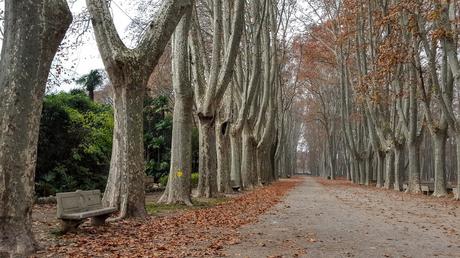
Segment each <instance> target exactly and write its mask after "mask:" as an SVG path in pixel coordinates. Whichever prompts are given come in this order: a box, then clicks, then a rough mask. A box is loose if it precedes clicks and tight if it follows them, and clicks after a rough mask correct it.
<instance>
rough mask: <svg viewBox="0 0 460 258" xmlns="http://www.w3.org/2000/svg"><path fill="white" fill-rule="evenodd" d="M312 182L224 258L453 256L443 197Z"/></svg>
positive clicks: (453, 224)
mask: <svg viewBox="0 0 460 258" xmlns="http://www.w3.org/2000/svg"><path fill="white" fill-rule="evenodd" d="M318 181H321V179H316V178H312V177H306V178H305V181H304V182H303V183H302V184H301V185H299V186H298V187H297V188H295V189H294V190H292V191H291V192H290V193H289V194H288V195H287V196H286V197H285V199H284V201H283V202H280V203H279V204H278V205H277V206H275V207H274V208H272V209H271V210H270V211H268V212H267V213H266V214H265V215H263V216H261V217H260V219H259V222H257V223H256V224H252V225H247V226H244V227H242V228H241V229H240V231H241V236H242V237H241V242H240V243H239V244H236V245H233V246H229V247H228V248H227V249H225V253H226V254H227V255H228V256H229V257H366V258H367V257H414V258H419V257H460V235H459V234H460V233H459V232H460V205H458V202H457V203H455V202H452V201H449V200H447V199H435V198H431V197H425V196H413V195H407V194H404V193H399V192H395V191H391V190H383V189H376V188H373V187H372V188H368V187H362V186H354V185H351V184H348V183H345V181H342V183H340V182H339V181H335V182H338V183H329V184H328V183H325V184H324V185H323V184H320V183H319V182H318Z"/></svg>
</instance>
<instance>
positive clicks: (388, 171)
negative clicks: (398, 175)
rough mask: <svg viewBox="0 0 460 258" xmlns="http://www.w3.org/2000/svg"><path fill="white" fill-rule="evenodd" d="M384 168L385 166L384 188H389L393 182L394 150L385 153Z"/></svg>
mask: <svg viewBox="0 0 460 258" xmlns="http://www.w3.org/2000/svg"><path fill="white" fill-rule="evenodd" d="M385 156H386V163H387V164H386V168H385V184H384V187H385V188H386V189H391V187H393V184H394V168H395V167H394V163H395V154H394V151H390V152H387V153H386V155H385Z"/></svg>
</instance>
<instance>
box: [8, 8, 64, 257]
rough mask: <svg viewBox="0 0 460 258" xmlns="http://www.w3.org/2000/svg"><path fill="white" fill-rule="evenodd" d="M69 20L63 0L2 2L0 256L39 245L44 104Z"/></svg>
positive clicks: (25, 253) (14, 254)
mask: <svg viewBox="0 0 460 258" xmlns="http://www.w3.org/2000/svg"><path fill="white" fill-rule="evenodd" d="M71 20H72V16H71V13H70V10H69V8H68V6H67V3H66V2H65V1H62V0H55V1H50V0H37V1H12V0H7V1H5V27H4V28H5V30H4V31H5V33H4V39H3V45H2V52H1V61H0V99H1V100H2V101H1V103H0V119H1V120H0V146H1V147H0V257H26V256H28V255H29V254H31V253H32V252H34V251H35V249H36V247H37V245H36V242H35V239H34V237H33V234H32V218H31V217H32V205H33V196H34V179H35V165H36V158H37V142H38V132H39V128H40V115H41V111H42V100H43V95H44V93H45V88H46V81H47V79H48V74H49V71H50V67H51V62H52V61H53V58H54V56H55V54H56V51H57V49H58V46H59V44H60V43H61V41H62V39H63V38H64V35H65V32H66V30H67V28H68V27H69V25H70V23H71Z"/></svg>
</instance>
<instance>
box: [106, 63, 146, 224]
mask: <svg viewBox="0 0 460 258" xmlns="http://www.w3.org/2000/svg"><path fill="white" fill-rule="evenodd" d="M134 74H135V73H134ZM123 80H124V81H128V84H127V85H118V84H117V82H118V81H119V80H113V81H112V83H113V86H114V91H113V93H114V94H113V103H114V116H115V127H114V131H113V147H112V158H111V162H110V172H109V177H108V179H107V187H106V189H105V192H104V197H103V203H104V204H105V205H106V206H109V207H120V217H126V216H128V217H144V216H146V215H147V213H146V211H145V192H144V179H145V165H144V155H143V153H144V128H143V115H142V114H143V107H144V85H145V84H144V82H139V81H138V78H133V73H131V72H128V73H127V74H125V75H124V76H123Z"/></svg>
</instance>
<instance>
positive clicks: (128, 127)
mask: <svg viewBox="0 0 460 258" xmlns="http://www.w3.org/2000/svg"><path fill="white" fill-rule="evenodd" d="M86 3H87V5H88V10H89V12H90V14H91V21H92V24H93V28H94V32H95V35H96V41H97V44H98V48H99V52H100V53H101V57H102V60H103V62H104V66H105V68H106V70H107V73H108V75H109V79H110V81H111V83H112V85H113V88H114V111H115V112H114V116H115V127H114V133H113V147H112V159H111V163H110V172H109V177H108V180H107V186H106V189H105V193H104V197H103V204H104V205H105V206H113V207H119V210H120V216H119V218H124V217H127V216H128V217H144V216H146V215H147V213H146V211H145V207H144V206H145V192H144V178H145V166H144V158H143V157H144V145H143V116H142V111H143V103H144V91H145V87H146V85H147V81H148V78H149V76H150V74H151V72H152V71H153V69H154V68H155V66H156V64H157V62H158V59H159V58H160V56H161V55H162V53H163V51H164V48H165V46H166V44H167V43H168V41H169V38H170V36H171V34H172V33H173V32H174V29H175V28H176V25H177V24H178V22H179V21H180V19H181V18H182V15H183V14H184V13H185V11H186V10H188V9H189V8H190V5H191V3H190V1H187V0H167V1H165V2H164V3H163V5H162V6H161V8H160V10H159V12H158V14H157V17H156V19H155V23H152V24H151V25H150V26H149V27H148V30H147V31H146V33H145V35H144V37H143V39H142V40H141V41H140V43H139V45H138V46H137V47H136V48H135V49H128V48H127V47H126V46H125V45H124V43H123V42H122V41H121V39H120V37H119V35H118V33H117V30H116V28H115V25H114V23H113V19H112V17H111V14H110V10H109V7H108V5H107V2H106V1H103V0H86Z"/></svg>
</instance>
